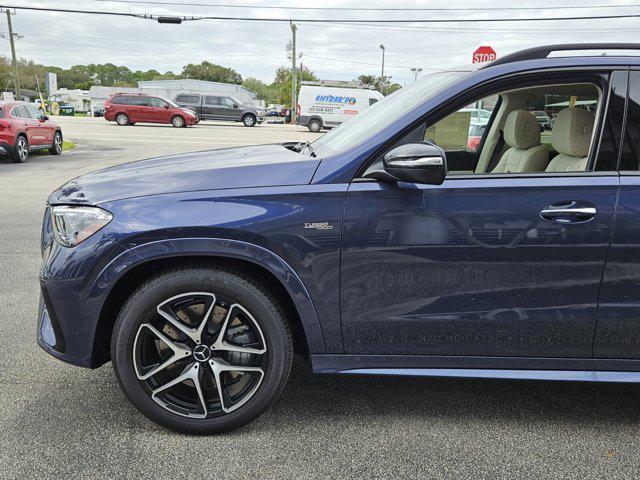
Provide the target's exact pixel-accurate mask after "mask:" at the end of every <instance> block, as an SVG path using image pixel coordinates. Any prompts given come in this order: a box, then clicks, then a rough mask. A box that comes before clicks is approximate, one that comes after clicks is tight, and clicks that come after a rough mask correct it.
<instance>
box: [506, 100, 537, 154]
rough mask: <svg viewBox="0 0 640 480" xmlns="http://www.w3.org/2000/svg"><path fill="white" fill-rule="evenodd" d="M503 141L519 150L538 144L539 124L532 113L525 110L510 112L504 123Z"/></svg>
mask: <svg viewBox="0 0 640 480" xmlns="http://www.w3.org/2000/svg"><path fill="white" fill-rule="evenodd" d="M504 141H505V142H506V143H507V145H509V146H510V147H515V148H519V149H521V150H526V149H528V148H531V147H535V146H536V145H540V124H539V123H538V120H537V119H536V117H535V116H534V115H533V113H531V112H527V111H526V110H514V111H513V112H511V113H510V114H509V116H508V117H507V121H506V122H505V124H504Z"/></svg>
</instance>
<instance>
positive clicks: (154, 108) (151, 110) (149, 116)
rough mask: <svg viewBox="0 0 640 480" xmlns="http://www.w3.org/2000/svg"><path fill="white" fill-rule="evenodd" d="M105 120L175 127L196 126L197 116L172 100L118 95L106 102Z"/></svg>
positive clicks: (129, 94) (128, 123) (137, 95)
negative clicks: (164, 124)
mask: <svg viewBox="0 0 640 480" xmlns="http://www.w3.org/2000/svg"><path fill="white" fill-rule="evenodd" d="M104 119H105V120H107V121H109V122H114V121H115V122H116V123H117V124H118V125H121V126H124V125H135V124H136V123H138V122H141V123H167V124H171V125H173V126H174V127H187V126H190V125H195V124H196V123H197V121H198V119H197V116H196V115H195V114H194V113H193V112H192V111H190V110H187V109H185V108H181V107H180V106H178V105H176V104H175V103H174V102H172V101H171V100H167V99H166V98H162V97H156V96H153V95H144V94H136V93H116V94H114V95H111V96H110V97H109V98H108V99H107V101H106V102H104Z"/></svg>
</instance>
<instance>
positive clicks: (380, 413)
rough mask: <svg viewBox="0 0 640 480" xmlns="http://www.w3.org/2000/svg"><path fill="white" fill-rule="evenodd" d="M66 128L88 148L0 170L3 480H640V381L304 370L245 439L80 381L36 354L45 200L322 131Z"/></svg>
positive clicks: (105, 376)
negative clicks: (148, 412)
mask: <svg viewBox="0 0 640 480" xmlns="http://www.w3.org/2000/svg"><path fill="white" fill-rule="evenodd" d="M60 120H61V122H60V123H61V124H62V125H63V129H64V133H65V137H67V138H69V139H72V140H74V141H76V142H77V143H78V145H79V147H78V149H76V150H74V151H72V152H68V153H65V154H64V155H62V156H61V157H54V156H49V155H48V154H41V155H34V156H33V157H32V158H31V159H30V160H29V162H28V163H26V164H22V165H16V164H12V163H10V162H9V161H8V160H0V307H1V308H0V332H1V333H0V479H14V478H15V479H18V478H20V479H24V478H60V479H68V480H71V479H86V478H136V479H143V478H172V479H174V478H181V479H189V480H190V479H194V478H196V479H209V478H239V479H244V478H251V479H257V478H340V479H346V478H456V479H465V478H468V479H482V478H487V479H489V478H490V479H503V478H504V479H514V478H518V479H520V478H535V479H547V478H548V479H558V478H579V479H587V478H597V479H602V478H607V479H613V478H620V479H629V478H636V477H637V476H638V471H640V470H639V468H640V440H639V439H640V386H636V385H623V384H619V385H616V384H589V383H555V382H524V381H492V380H465V379H421V378H389V377H353V376H321V375H312V374H310V373H308V372H307V371H306V369H305V368H304V365H302V364H301V363H298V364H296V365H295V367H294V370H293V372H292V375H291V377H290V379H289V383H288V385H287V387H286V389H285V391H284V393H283V394H282V396H281V397H280V398H279V400H278V401H277V402H276V403H275V404H274V405H273V406H272V407H271V408H270V409H268V411H267V412H266V413H265V414H264V415H263V416H262V417H260V418H259V419H258V420H256V421H254V422H253V423H251V424H250V425H248V426H247V427H245V428H243V429H240V430H238V431H235V432H232V433H229V434H226V435H220V436H210V437H193V436H185V435H180V434H176V433H173V432H170V431H168V430H164V429H162V428H161V427H158V426H156V425H155V424H153V423H151V422H150V421H148V420H147V419H146V418H145V417H143V416H142V415H141V414H139V413H138V412H137V411H136V410H135V409H134V408H133V406H132V405H131V404H130V403H129V402H128V401H127V399H126V398H125V396H124V394H123V393H121V391H120V389H119V387H118V385H117V382H116V380H115V378H114V375H113V371H112V368H111V365H110V364H108V365H105V366H104V367H102V368H100V369H97V370H85V369H80V368H77V367H73V366H70V365H66V364H64V363H61V362H59V361H57V360H55V359H53V358H52V357H50V356H48V355H47V354H46V353H45V352H43V351H41V350H40V349H39V348H38V347H37V345H36V341H35V323H36V311H37V301H38V283H37V280H36V275H37V271H38V267H39V265H40V252H39V245H38V240H39V233H40V224H41V219H42V214H43V211H44V206H45V200H46V197H47V195H48V194H49V193H50V192H51V191H52V190H53V189H54V188H56V187H58V186H59V185H61V184H62V183H64V182H65V181H67V180H69V179H71V178H73V177H75V176H77V175H80V174H82V173H85V172H89V171H92V170H96V169H98V168H102V167H105V166H109V165H114V164H119V163H123V162H128V161H132V160H136V159H140V158H145V157H149V156H154V155H164V154H170V153H178V152H183V151H191V150H203V149H206V148H216V147H229V146H236V145H246V144H257V143H266V142H277V141H286V140H296V141H299V140H307V139H312V138H315V137H316V135H314V134H310V133H309V132H308V131H306V130H305V129H302V128H297V127H292V126H279V125H261V126H258V127H255V128H252V129H249V128H245V127H242V126H238V125H234V124H223V123H204V124H200V125H198V126H197V127H194V128H187V129H175V128H173V127H169V126H144V125H136V126H133V127H116V126H114V125H112V124H107V123H106V122H104V120H102V119H86V118H68V119H60Z"/></svg>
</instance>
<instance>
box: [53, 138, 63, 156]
mask: <svg viewBox="0 0 640 480" xmlns="http://www.w3.org/2000/svg"><path fill="white" fill-rule="evenodd" d="M53 148H54V150H55V151H56V153H57V154H58V155H59V154H60V153H62V135H60V134H59V133H56V134H55V136H54V137H53Z"/></svg>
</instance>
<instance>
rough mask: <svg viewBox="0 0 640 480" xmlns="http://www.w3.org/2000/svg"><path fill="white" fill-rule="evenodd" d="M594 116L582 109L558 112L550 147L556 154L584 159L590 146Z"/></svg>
mask: <svg viewBox="0 0 640 480" xmlns="http://www.w3.org/2000/svg"><path fill="white" fill-rule="evenodd" d="M594 120H595V116H594V115H593V113H591V112H590V111H589V110H585V109H584V108H579V107H578V108H576V107H572V108H565V109H564V110H560V112H559V113H558V116H557V117H556V120H555V123H554V124H553V131H552V132H551V145H552V146H553V148H554V149H555V150H556V151H557V152H558V153H563V154H565V155H571V156H572V157H580V158H581V157H586V156H587V154H588V153H589V146H590V145H591V134H592V133H593V123H594Z"/></svg>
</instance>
